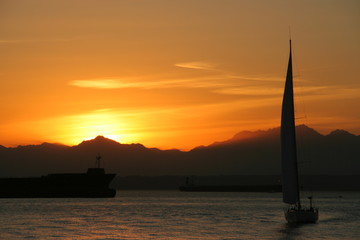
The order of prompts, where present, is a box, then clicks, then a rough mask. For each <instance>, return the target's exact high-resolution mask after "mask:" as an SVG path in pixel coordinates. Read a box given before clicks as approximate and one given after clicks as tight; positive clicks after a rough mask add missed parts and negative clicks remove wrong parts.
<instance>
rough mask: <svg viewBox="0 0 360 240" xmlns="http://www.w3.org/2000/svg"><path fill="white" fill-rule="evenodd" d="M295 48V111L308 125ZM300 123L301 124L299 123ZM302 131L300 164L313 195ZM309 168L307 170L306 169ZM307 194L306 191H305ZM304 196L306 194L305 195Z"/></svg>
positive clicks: (299, 143) (309, 160)
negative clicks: (296, 86) (301, 113)
mask: <svg viewBox="0 0 360 240" xmlns="http://www.w3.org/2000/svg"><path fill="white" fill-rule="evenodd" d="M289 34H290V37H291V32H290V28H289ZM293 49H294V48H292V55H293V56H294V57H293V60H295V61H293V64H294V65H295V68H294V69H293V71H294V70H295V72H296V74H294V80H295V82H296V85H298V88H296V92H297V94H295V101H294V104H295V112H296V114H299V113H300V112H303V116H301V117H296V119H295V120H296V121H297V122H299V121H298V120H300V119H301V121H300V122H302V124H305V125H306V126H309V125H308V118H307V109H306V104H305V101H304V98H305V97H304V88H305V87H304V82H303V81H302V80H301V76H302V74H301V72H302V71H301V68H300V67H299V64H298V61H297V57H296V52H295V51H294V50H293ZM300 106H302V108H300ZM297 125H300V124H297ZM299 130H300V131H297V136H298V138H299V141H297V145H298V147H299V151H298V157H299V158H298V160H299V162H298V164H299V165H300V166H301V169H299V170H300V172H301V170H302V172H307V173H308V174H307V175H308V178H309V186H307V189H305V190H306V192H309V193H308V194H310V195H311V196H312V195H313V188H312V182H313V178H312V176H311V175H310V174H309V173H310V171H309V170H311V169H312V164H311V163H312V161H311V157H310V154H309V153H307V152H306V150H308V149H306V147H305V146H306V144H305V132H304V131H303V130H305V129H299ZM306 170H307V171H306ZM304 194H305V192H304ZM302 195H303V194H302ZM303 197H304V196H303Z"/></svg>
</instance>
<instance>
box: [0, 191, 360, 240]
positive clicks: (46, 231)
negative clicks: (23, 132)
mask: <svg viewBox="0 0 360 240" xmlns="http://www.w3.org/2000/svg"><path fill="white" fill-rule="evenodd" d="M314 196H315V197H316V198H315V204H316V206H317V207H319V210H320V216H319V221H318V222H317V223H315V224H302V225H289V224H287V223H286V221H285V218H284V213H283V210H284V208H285V206H284V204H283V203H282V202H281V200H282V197H281V193H245V192H233V193H221V192H180V191H176V190H171V191H170V190H162V191H160V190H156V191H155V190H154V191H138V190H127V191H118V192H117V195H116V197H115V198H105V199H71V198H68V199H66V198H64V199H46V198H44V199H35V198H34V199H0V239H7V240H8V239H9V240H12V239H209V240H211V239H360V192H316V193H314Z"/></svg>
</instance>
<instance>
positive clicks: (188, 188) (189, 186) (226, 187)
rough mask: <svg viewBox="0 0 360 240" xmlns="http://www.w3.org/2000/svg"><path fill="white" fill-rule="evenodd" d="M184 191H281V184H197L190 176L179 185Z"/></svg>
mask: <svg viewBox="0 0 360 240" xmlns="http://www.w3.org/2000/svg"><path fill="white" fill-rule="evenodd" d="M179 190H180V191H183V192H281V185H196V184H194V183H193V181H191V179H190V178H189V177H187V178H186V184H185V185H184V186H180V187H179Z"/></svg>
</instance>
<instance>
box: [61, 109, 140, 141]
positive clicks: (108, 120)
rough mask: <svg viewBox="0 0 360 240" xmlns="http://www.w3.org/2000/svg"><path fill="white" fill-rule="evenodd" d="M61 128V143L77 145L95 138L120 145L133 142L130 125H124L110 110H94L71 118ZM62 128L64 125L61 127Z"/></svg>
mask: <svg viewBox="0 0 360 240" xmlns="http://www.w3.org/2000/svg"><path fill="white" fill-rule="evenodd" d="M66 121H67V124H65V126H66V127H64V128H63V137H64V138H66V139H64V140H63V142H67V143H69V144H79V143H80V142H82V141H84V140H90V139H94V138H96V137H97V136H103V137H105V138H109V139H112V140H114V141H117V142H121V143H131V142H132V141H134V140H135V139H134V134H132V133H131V132H130V131H129V129H131V126H130V124H128V123H126V122H125V121H124V119H123V118H122V116H121V115H120V114H119V113H118V112H114V111H112V110H111V109H101V110H96V111H94V112H91V113H87V114H82V115H76V116H71V117H69V118H68V119H67V120H66ZM63 126H64V125H63Z"/></svg>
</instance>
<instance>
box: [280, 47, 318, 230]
mask: <svg viewBox="0 0 360 240" xmlns="http://www.w3.org/2000/svg"><path fill="white" fill-rule="evenodd" d="M281 162H282V190H283V202H284V203H287V204H289V208H288V209H287V210H285V218H286V220H287V221H288V222H289V223H314V222H316V221H317V220H318V218H319V210H318V209H317V208H314V207H313V206H312V197H309V199H310V207H309V208H304V207H303V206H302V205H301V201H300V190H299V177H298V165H297V150H296V134H295V111H294V92H293V74H292V57H291V40H290V55H289V63H288V68H287V74H286V82H285V90H284V96H283V102H282V113H281Z"/></svg>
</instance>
